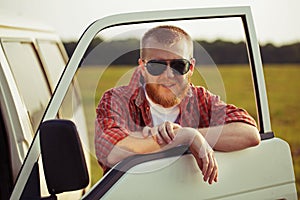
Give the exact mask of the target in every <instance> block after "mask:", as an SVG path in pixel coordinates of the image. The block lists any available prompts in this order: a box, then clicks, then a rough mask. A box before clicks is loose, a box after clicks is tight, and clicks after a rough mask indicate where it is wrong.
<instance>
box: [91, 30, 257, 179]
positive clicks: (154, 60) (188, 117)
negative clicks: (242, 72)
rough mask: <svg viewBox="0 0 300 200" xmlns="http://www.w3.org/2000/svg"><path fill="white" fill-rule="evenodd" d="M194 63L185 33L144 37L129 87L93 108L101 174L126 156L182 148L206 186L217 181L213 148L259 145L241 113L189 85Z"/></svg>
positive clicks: (151, 32)
mask: <svg viewBox="0 0 300 200" xmlns="http://www.w3.org/2000/svg"><path fill="white" fill-rule="evenodd" d="M195 62H196V61H195V59H194V58H193V42H192V39H191V37H190V36H189V35H188V34H187V33H186V32H185V31H184V30H182V29H180V28H178V27H175V26H159V27H155V28H152V29H150V30H149V31H148V32H146V33H145V35H144V36H143V38H142V40H141V50H140V58H139V60H138V63H139V66H138V67H137V69H136V70H135V72H134V74H133V76H132V78H131V81H130V83H129V85H127V86H121V87H118V88H113V89H111V90H109V91H107V92H106V93H105V94H104V95H103V97H102V99H101V101H100V103H99V105H98V107H97V110H96V111H97V119H96V135H95V147H96V155H97V158H98V161H99V163H100V164H101V166H102V167H103V169H104V171H106V169H107V168H108V167H110V166H112V165H114V164H116V163H117V162H119V161H121V160H122V159H124V158H126V157H128V156H130V155H134V154H144V153H150V152H157V151H162V150H165V149H169V148H172V147H175V146H177V145H182V144H185V145H189V146H190V150H191V152H192V153H193V155H194V157H195V159H196V160H197V163H198V166H199V168H200V170H201V171H202V174H203V179H204V181H208V182H209V183H210V184H211V183H213V182H214V181H215V182H216V181H217V177H218V165H217V162H216V159H215V156H214V150H218V151H234V150H240V149H244V148H247V147H251V146H255V145H258V144H259V142H260V137H259V133H258V130H257V128H256V123H255V121H254V120H253V118H252V117H251V116H249V115H248V113H247V112H246V111H245V110H243V109H240V108H237V107H236V106H234V105H229V104H225V103H224V102H222V101H221V100H220V99H219V97H218V96H216V95H214V94H212V93H210V92H209V91H207V90H206V89H205V88H203V87H195V86H193V85H192V84H191V82H190V77H191V76H192V74H193V71H194V67H195Z"/></svg>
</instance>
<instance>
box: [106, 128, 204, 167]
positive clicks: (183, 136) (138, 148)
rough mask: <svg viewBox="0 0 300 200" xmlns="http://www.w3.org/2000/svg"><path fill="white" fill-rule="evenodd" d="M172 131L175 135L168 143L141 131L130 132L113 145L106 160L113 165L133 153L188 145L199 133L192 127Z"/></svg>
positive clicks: (151, 151)
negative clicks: (158, 140)
mask: <svg viewBox="0 0 300 200" xmlns="http://www.w3.org/2000/svg"><path fill="white" fill-rule="evenodd" d="M188 129H189V130H188ZM174 131H175V133H176V137H175V138H174V139H173V140H172V142H170V143H168V144H166V143H164V144H158V142H157V141H156V137H155V136H148V137H143V136H142V132H134V133H131V134H130V135H129V136H127V137H126V138H124V139H123V140H121V141H119V142H118V143H117V144H116V145H115V146H114V148H113V149H112V151H111V152H110V153H109V155H108V157H107V161H108V163H109V164H111V165H114V164H116V163H117V162H119V161H121V160H123V159H124V158H126V157H128V156H132V155H135V154H145V153H153V152H158V151H163V150H167V149H170V148H173V147H176V146H178V145H190V144H192V142H193V140H194V138H195V136H196V135H197V134H199V132H197V131H196V130H195V129H192V128H180V129H176V130H174Z"/></svg>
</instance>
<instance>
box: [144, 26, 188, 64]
mask: <svg viewBox="0 0 300 200" xmlns="http://www.w3.org/2000/svg"><path fill="white" fill-rule="evenodd" d="M182 39H185V40H186V42H187V43H188V46H189V48H190V51H191V52H190V58H192V57H193V41H192V38H191V37H190V35H189V34H188V33H187V32H185V31H184V30H183V29H181V28H179V27H177V26H173V25H162V26H157V27H154V28H152V29H150V30H148V31H147V32H146V33H145V34H144V36H143V37H142V39H141V43H140V57H141V58H144V56H145V55H144V53H143V52H144V51H143V50H144V49H145V46H146V44H147V43H148V42H151V40H152V41H153V40H155V41H156V42H158V43H159V44H162V45H163V46H167V47H171V46H172V45H174V44H175V43H177V42H178V41H180V40H182Z"/></svg>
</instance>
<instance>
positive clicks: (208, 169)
mask: <svg viewBox="0 0 300 200" xmlns="http://www.w3.org/2000/svg"><path fill="white" fill-rule="evenodd" d="M190 149H191V151H192V153H193V155H194V157H195V159H196V160H197V164H198V166H199V168H200V169H201V171H202V174H203V180H204V181H208V183H209V184H212V183H213V181H215V182H217V180H218V164H217V161H216V159H215V156H214V151H213V149H212V148H211V147H210V145H209V144H208V143H207V141H206V140H205V138H204V137H203V136H202V135H201V134H197V135H196V136H195V138H194V140H193V142H192V144H191V148H190Z"/></svg>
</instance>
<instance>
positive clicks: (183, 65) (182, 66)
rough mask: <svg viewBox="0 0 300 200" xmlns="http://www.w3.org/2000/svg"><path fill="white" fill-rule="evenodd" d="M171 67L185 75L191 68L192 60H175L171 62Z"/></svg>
mask: <svg viewBox="0 0 300 200" xmlns="http://www.w3.org/2000/svg"><path fill="white" fill-rule="evenodd" d="M171 68H172V69H173V70H174V73H176V74H180V75H184V74H186V73H187V72H188V71H189V69H190V62H189V61H188V60H174V61H172V62H171Z"/></svg>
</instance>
